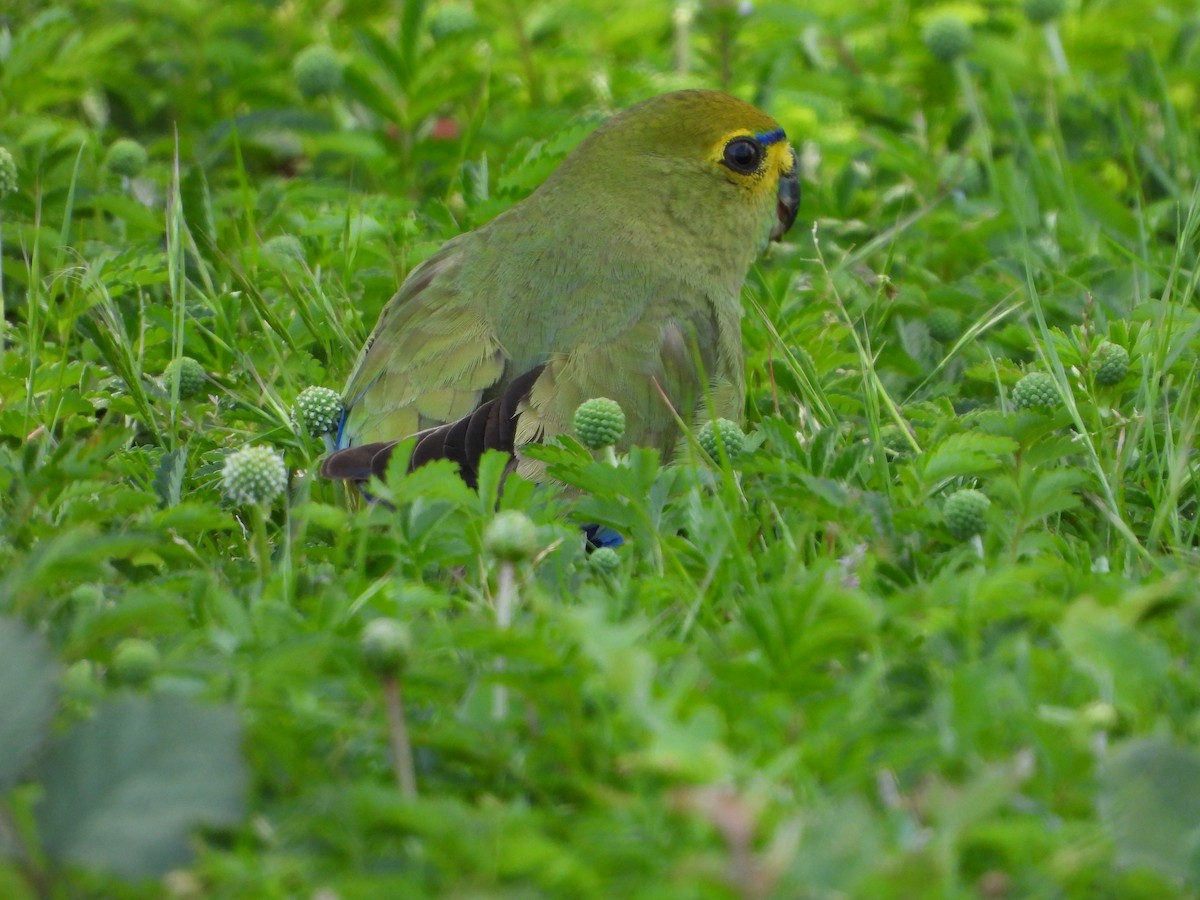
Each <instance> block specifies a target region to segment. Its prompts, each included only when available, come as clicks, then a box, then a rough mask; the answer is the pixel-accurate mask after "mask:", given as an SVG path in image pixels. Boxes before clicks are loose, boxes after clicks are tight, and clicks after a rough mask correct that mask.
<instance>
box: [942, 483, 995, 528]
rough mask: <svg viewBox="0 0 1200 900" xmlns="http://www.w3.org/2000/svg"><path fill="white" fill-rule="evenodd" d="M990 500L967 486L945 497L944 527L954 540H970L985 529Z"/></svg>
mask: <svg viewBox="0 0 1200 900" xmlns="http://www.w3.org/2000/svg"><path fill="white" fill-rule="evenodd" d="M991 505H992V502H991V501H990V500H988V498H987V497H985V496H984V495H983V494H981V493H980V492H979V491H976V490H972V489H970V488H968V489H967V490H963V491H955V492H954V493H953V494H951V495H950V496H949V497H947V498H946V504H945V505H944V506H943V507H942V514H943V515H944V516H945V518H946V528H947V529H949V531H950V533H951V534H952V535H954V537H955V539H956V540H960V541H966V540H970V539H971V538H973V537H974V536H975V535H977V534H983V532H984V531H985V530H987V511H988V507H989V506H991Z"/></svg>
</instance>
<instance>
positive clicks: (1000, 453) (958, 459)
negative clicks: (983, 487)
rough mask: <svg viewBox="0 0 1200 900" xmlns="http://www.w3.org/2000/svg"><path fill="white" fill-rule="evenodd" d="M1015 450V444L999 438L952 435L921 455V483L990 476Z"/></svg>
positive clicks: (1010, 440)
mask: <svg viewBox="0 0 1200 900" xmlns="http://www.w3.org/2000/svg"><path fill="white" fill-rule="evenodd" d="M1016 450H1017V442H1016V441H1014V440H1012V439H1010V438H1006V437H1000V436H999V435H992V434H979V433H970V434H952V435H950V436H949V437H947V438H946V439H945V440H943V441H941V442H939V443H938V444H937V445H936V446H934V447H931V448H930V449H929V450H928V451H927V452H926V453H925V454H924V456H923V457H922V459H921V463H920V471H921V479H922V480H923V481H924V482H925V484H926V485H933V484H936V483H937V482H939V481H943V480H945V479H947V478H961V477H963V476H966V475H981V474H983V473H985V472H991V471H993V470H994V469H997V468H999V467H1000V466H1001V465H1002V464H1003V462H1004V458H1005V457H1006V456H1008V455H1009V454H1011V453H1015V452H1016Z"/></svg>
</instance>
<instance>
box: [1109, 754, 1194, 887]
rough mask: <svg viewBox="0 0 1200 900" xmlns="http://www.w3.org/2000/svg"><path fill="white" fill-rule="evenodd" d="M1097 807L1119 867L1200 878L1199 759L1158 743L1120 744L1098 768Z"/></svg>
mask: <svg viewBox="0 0 1200 900" xmlns="http://www.w3.org/2000/svg"><path fill="white" fill-rule="evenodd" d="M1098 805H1099V808H1100V817H1101V818H1102V819H1103V820H1104V824H1105V825H1106V826H1107V828H1108V830H1109V833H1110V834H1111V835H1112V838H1113V843H1114V844H1115V845H1116V850H1117V863H1118V864H1119V865H1121V866H1127V867H1134V866H1146V867H1148V868H1151V869H1153V870H1155V871H1157V872H1159V873H1160V874H1162V875H1165V876H1167V877H1168V878H1174V879H1182V880H1186V881H1191V882H1193V883H1195V881H1196V880H1197V878H1198V877H1200V813H1198V811H1200V753H1197V752H1196V751H1195V750H1194V749H1192V748H1189V747H1179V746H1176V745H1175V744H1172V743H1170V742H1169V741H1168V740H1166V739H1165V738H1162V737H1151V738H1141V739H1137V740H1132V741H1126V742H1125V743H1122V744H1120V745H1119V746H1117V747H1116V748H1115V749H1114V750H1113V752H1112V754H1111V755H1110V756H1109V757H1108V759H1107V760H1106V761H1105V763H1104V765H1103V767H1102V768H1101V771H1100V795H1099V804H1098Z"/></svg>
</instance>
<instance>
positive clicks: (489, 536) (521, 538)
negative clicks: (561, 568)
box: [483, 510, 538, 562]
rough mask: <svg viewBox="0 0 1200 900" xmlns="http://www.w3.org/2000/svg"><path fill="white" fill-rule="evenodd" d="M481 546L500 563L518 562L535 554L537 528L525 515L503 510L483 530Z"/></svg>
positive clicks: (536, 548)
mask: <svg viewBox="0 0 1200 900" xmlns="http://www.w3.org/2000/svg"><path fill="white" fill-rule="evenodd" d="M483 546H484V549H486V550H487V552H488V553H490V554H492V556H494V557H496V558H497V559H499V560H501V561H502V562H520V561H521V560H523V559H528V558H529V557H531V556H533V554H535V553H537V550H538V532H537V526H536V525H534V524H533V520H532V519H530V518H529V516H527V515H525V513H523V512H517V511H516V510H505V511H504V512H500V513H497V514H496V518H494V519H492V521H490V522H489V523H488V526H487V528H486V529H484V532H483Z"/></svg>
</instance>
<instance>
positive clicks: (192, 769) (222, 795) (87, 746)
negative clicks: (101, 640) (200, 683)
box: [35, 697, 246, 879]
mask: <svg viewBox="0 0 1200 900" xmlns="http://www.w3.org/2000/svg"><path fill="white" fill-rule="evenodd" d="M240 740H241V728H240V725H239V723H238V720H237V717H236V715H235V714H234V713H233V711H232V710H229V709H223V708H214V707H205V706H199V705H197V704H195V703H193V702H191V701H190V700H187V699H186V698H183V697H158V698H152V699H147V698H142V697H130V698H125V699H121V700H117V701H115V702H112V703H109V704H106V705H105V706H103V707H101V708H100V709H99V711H98V712H97V714H96V716H95V717H94V718H93V719H91V720H90V721H87V722H84V723H83V724H81V725H79V726H77V727H76V728H75V729H74V730H72V731H71V732H70V733H69V734H67V735H66V737H65V738H64V739H63V740H62V741H60V742H59V743H58V744H57V745H56V746H54V747H53V748H52V749H51V751H50V752H49V753H48V754H47V755H46V756H45V757H44V758H43V759H42V761H41V764H40V765H39V767H38V773H37V774H38V776H39V778H40V780H41V781H42V784H43V785H44V788H45V794H44V796H43V797H42V800H41V802H40V803H39V804H38V805H37V807H36V810H35V813H36V817H37V822H38V828H39V833H40V835H41V838H42V845H43V847H44V848H45V851H46V853H47V854H49V855H50V856H51V857H52V858H54V859H56V860H58V861H60V862H67V863H72V864H76V865H81V866H86V867H91V868H97V869H103V870H105V871H109V872H113V873H116V874H118V875H120V876H122V877H125V878H131V879H133V878H152V877H156V876H160V875H162V874H164V873H165V872H167V871H169V870H170V869H172V868H174V867H176V866H179V865H182V864H185V863H186V862H187V861H188V860H189V859H190V857H191V853H192V848H191V844H190V842H189V840H188V833H189V832H190V831H191V830H192V828H194V827H195V826H197V825H200V824H205V825H232V824H234V823H236V822H237V821H238V820H239V819H240V818H241V816H242V814H243V795H244V793H245V787H246V773H245V766H244V763H243V761H242V758H241V754H240Z"/></svg>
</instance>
